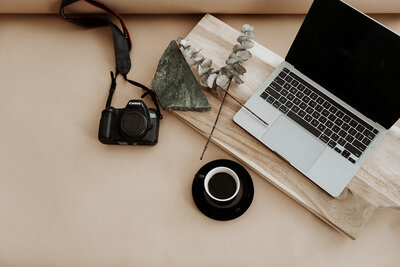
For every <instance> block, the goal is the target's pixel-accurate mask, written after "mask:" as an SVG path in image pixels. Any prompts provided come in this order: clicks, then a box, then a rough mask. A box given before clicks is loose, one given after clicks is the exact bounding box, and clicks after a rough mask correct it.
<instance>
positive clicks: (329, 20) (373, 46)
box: [286, 0, 400, 129]
mask: <svg viewBox="0 0 400 267" xmlns="http://www.w3.org/2000/svg"><path fill="white" fill-rule="evenodd" d="M327 14H329V15H327ZM286 61H287V62H289V63H290V64H292V65H293V66H294V67H295V68H296V69H298V70H299V71H301V72H302V73H304V74H305V75H307V76H308V77H309V78H311V79H312V80H314V81H315V82H317V83H318V84H320V85H321V86H323V87H324V88H326V89H327V90H329V91H330V92H331V93H333V94H334V95H336V96H337V97H339V98H341V99H342V100H343V101H345V102H346V103H347V104H349V105H350V106H352V107H354V108H355V109H357V110H358V111H359V112H361V113H363V114H364V115H365V116H367V117H369V118H370V119H372V120H374V121H376V122H378V123H379V124H381V125H382V126H384V127H385V128H387V129H388V128H390V127H391V126H392V125H393V124H394V123H395V122H396V121H397V120H398V118H399V117H400V37H399V36H398V35H397V34H395V33H394V32H392V31H390V30H389V29H387V28H385V27H384V26H382V25H380V24H379V23H377V22H375V21H373V20H370V19H369V18H368V17H366V16H365V15H363V14H362V13H360V12H358V11H356V10H355V9H353V8H352V7H350V6H348V5H347V4H345V3H343V2H341V1H339V0H315V1H314V3H313V5H312V6H311V8H310V10H309V12H308V15H307V17H306V19H305V20H304V22H303V24H302V26H301V29H300V31H299V32H298V34H297V36H296V39H295V40H294V42H293V44H292V46H291V48H290V51H289V53H288V55H287V56H286Z"/></svg>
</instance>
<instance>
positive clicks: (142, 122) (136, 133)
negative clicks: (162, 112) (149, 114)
mask: <svg viewBox="0 0 400 267" xmlns="http://www.w3.org/2000/svg"><path fill="white" fill-rule="evenodd" d="M120 126H121V130H122V132H123V133H124V134H126V135H127V136H129V137H132V138H140V137H142V136H143V135H145V134H146V130H147V119H146V117H145V116H144V115H143V114H141V113H139V112H137V111H128V112H126V113H125V114H123V115H122V117H121V122H120Z"/></svg>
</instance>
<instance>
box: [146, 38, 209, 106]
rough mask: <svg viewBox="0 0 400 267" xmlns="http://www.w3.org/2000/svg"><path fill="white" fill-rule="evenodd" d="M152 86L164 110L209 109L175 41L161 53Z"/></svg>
mask: <svg viewBox="0 0 400 267" xmlns="http://www.w3.org/2000/svg"><path fill="white" fill-rule="evenodd" d="M152 86H153V88H154V90H155V92H156V94H157V96H158V99H159V100H160V103H161V106H162V107H163V109H164V110H192V111H208V110H210V109H211V107H210V104H209V103H208V101H207V98H206V97H205V95H204V93H203V91H202V89H201V87H200V85H199V83H198V82H197V80H196V77H195V76H194V74H193V72H192V70H191V69H190V67H189V64H188V63H187V62H186V60H185V57H184V56H183V54H182V52H181V50H180V49H179V47H178V45H177V43H176V42H175V41H171V43H170V44H169V46H168V47H167V49H165V51H164V54H163V55H162V57H161V59H160V61H159V63H158V67H157V71H156V74H155V75H154V78H153V82H152Z"/></svg>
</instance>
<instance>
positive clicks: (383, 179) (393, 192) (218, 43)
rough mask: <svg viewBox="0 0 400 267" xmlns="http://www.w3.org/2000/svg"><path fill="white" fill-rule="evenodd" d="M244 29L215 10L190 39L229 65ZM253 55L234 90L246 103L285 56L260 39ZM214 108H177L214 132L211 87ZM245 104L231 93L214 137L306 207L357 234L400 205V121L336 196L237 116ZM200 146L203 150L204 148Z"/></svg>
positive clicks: (217, 103) (191, 121)
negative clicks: (380, 210) (383, 210)
mask: <svg viewBox="0 0 400 267" xmlns="http://www.w3.org/2000/svg"><path fill="white" fill-rule="evenodd" d="M239 34H240V33H239V32H238V31H236V30H235V29H233V28H231V27H230V26H228V25H226V24H225V23H223V22H222V21H220V20H218V19H217V18H215V17H213V16H211V15H205V16H204V17H203V19H202V20H201V21H200V22H199V23H198V24H197V26H196V27H195V28H194V29H193V30H192V31H191V32H190V33H189V35H188V36H187V39H188V40H189V43H190V44H191V45H193V46H194V47H195V48H196V49H201V51H202V52H201V53H202V55H203V56H205V57H207V58H211V59H213V66H215V67H216V66H218V67H221V66H223V65H225V63H224V62H225V60H226V59H227V57H228V55H229V54H230V53H231V51H232V50H231V49H232V47H233V45H234V44H235V43H236V38H237V37H238V36H239ZM250 51H251V53H252V54H253V58H251V59H250V60H248V61H247V62H245V63H244V65H245V67H246V69H247V73H246V74H245V75H244V78H243V80H244V84H242V85H240V86H237V85H234V84H232V85H231V87H230V89H229V92H230V94H232V95H233V96H234V97H236V98H237V99H239V100H240V101H241V102H242V103H245V102H246V100H247V99H248V98H249V97H250V96H251V95H252V94H253V93H254V92H255V91H256V90H257V89H258V87H259V85H260V84H261V83H262V82H263V81H264V80H265V79H266V78H267V77H268V76H269V75H270V74H271V73H272V71H273V70H274V69H275V68H276V66H278V65H279V63H281V62H282V61H283V59H282V58H281V57H279V56H278V55H276V54H274V53H273V52H271V51H270V50H268V49H267V48H265V47H263V46H261V45H260V44H258V43H255V46H254V47H253V48H252V49H251V50H250ZM206 96H207V98H208V100H209V102H210V104H211V111H210V112H206V113H198V112H182V111H180V112H173V114H174V115H176V116H177V117H178V118H180V119H182V120H183V121H184V122H186V123H187V124H188V125H190V126H191V127H192V128H194V129H195V130H196V131H198V132H200V133H201V134H202V135H204V136H206V137H208V133H209V132H210V130H211V127H212V125H213V123H214V120H215V118H216V114H217V112H218V108H219V106H220V101H221V100H220V99H218V98H217V97H215V96H214V95H212V94H209V93H206ZM239 108H240V105H238V104H237V103H236V102H235V101H233V100H232V99H231V98H230V97H229V96H228V97H227V101H226V103H225V105H224V107H223V110H222V113H221V116H220V118H219V121H218V125H217V127H216V130H215V132H214V135H213V138H212V142H214V143H215V144H217V145H218V146H220V147H221V148H222V149H224V150H225V151H227V152H228V153H230V154H231V155H233V156H234V157H236V158H237V159H238V160H239V161H241V162H242V163H244V164H245V165H247V166H248V167H249V168H251V169H252V170H254V171H255V172H257V173H258V174H259V175H260V176H261V177H263V178H265V179H266V180H267V181H269V182H270V183H272V184H273V185H275V186H276V187H278V188H279V189H280V190H282V191H283V192H285V193H286V194H288V195H289V196H290V197H292V198H293V199H294V200H296V201H297V202H299V203H300V204H301V205H303V206H304V207H306V208H307V209H308V210H310V211H311V212H312V213H314V214H315V215H316V216H318V217H319V218H321V219H322V220H323V221H325V222H326V223H328V224H329V225H331V226H332V227H334V228H335V229H337V230H338V231H340V232H342V233H343V234H345V235H347V236H349V237H350V238H353V239H355V238H356V237H357V236H358V235H359V233H360V232H361V230H362V228H363V226H364V225H365V223H366V222H367V221H368V219H369V218H370V217H371V216H372V214H373V213H374V211H375V209H376V208H377V207H399V206H400V128H399V126H400V123H399V122H397V124H396V125H395V126H393V127H392V128H391V129H390V130H389V131H388V133H387V134H386V136H385V137H384V138H383V140H382V142H381V143H380V144H379V146H378V147H377V148H376V149H375V151H374V152H373V154H372V155H371V156H370V157H369V158H368V160H367V161H366V162H365V164H364V165H363V166H362V168H361V169H360V170H359V171H358V173H357V174H356V176H355V177H354V178H353V179H352V181H351V182H350V184H349V185H348V187H347V188H346V189H345V191H344V192H343V193H342V194H341V195H340V196H339V197H338V198H332V197H331V196H329V195H328V194H327V193H325V192H324V191H323V190H321V189H320V188H319V187H317V186H316V185H315V184H313V183H312V182H311V181H310V180H308V179H307V178H306V177H305V176H303V175H302V174H301V173H300V172H298V171H297V170H296V169H294V168H293V167H291V166H290V165H289V164H288V163H286V162H285V161H283V160H282V159H280V158H279V157H278V156H276V155H275V154H274V153H273V152H271V151H270V150H269V149H268V148H266V147H264V146H263V145H261V143H259V142H258V141H257V140H256V139H254V138H253V137H251V136H250V135H249V134H248V133H247V132H245V131H244V130H242V129H241V128H240V127H239V126H237V125H236V124H235V123H234V122H233V116H234V114H235V113H236V112H237V111H238V110H239ZM199 152H200V151H199Z"/></svg>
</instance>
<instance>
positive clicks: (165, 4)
mask: <svg viewBox="0 0 400 267" xmlns="http://www.w3.org/2000/svg"><path fill="white" fill-rule="evenodd" d="M103 2H104V3H106V4H109V5H110V6H111V7H113V8H114V9H115V10H116V11H118V12H119V13H121V14H166V13H168V14H185V13H205V12H208V13H220V14H271V13H272V14H274V13H278V14H282V13H284V14H305V13H307V11H308V9H309V7H310V5H311V3H312V0H246V1H243V0H168V1H166V0H151V1H149V0H103ZM345 2H347V3H349V4H351V5H353V6H355V7H357V8H358V9H360V10H362V11H363V12H366V13H400V1H398V0H346V1H345ZM59 5H60V0H38V1H27V0H1V1H0V13H28V14H31V13H58V8H59ZM88 6H90V5H89V4H87V3H84V2H83V1H81V2H80V3H79V2H78V3H76V4H75V5H74V6H73V7H71V8H70V10H72V11H93V10H94V11H96V9H91V8H88Z"/></svg>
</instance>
